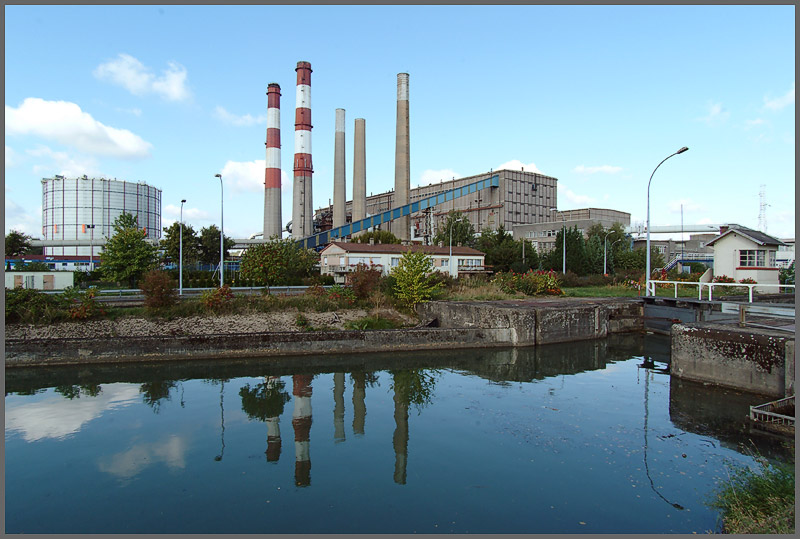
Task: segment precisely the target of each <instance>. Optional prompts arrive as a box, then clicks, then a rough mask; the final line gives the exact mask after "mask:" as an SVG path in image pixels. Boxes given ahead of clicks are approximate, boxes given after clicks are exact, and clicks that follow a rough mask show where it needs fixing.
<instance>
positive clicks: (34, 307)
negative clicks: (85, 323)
mask: <svg viewBox="0 0 800 539" xmlns="http://www.w3.org/2000/svg"><path fill="white" fill-rule="evenodd" d="M58 303H59V302H58V299H57V298H56V297H55V296H51V295H49V294H45V293H43V292H40V291H39V290H34V289H31V288H13V289H8V288H6V323H7V324H8V323H12V322H20V323H23V324H37V323H42V324H45V323H50V322H53V321H56V320H58V319H60V318H63V317H64V311H63V310H62V309H60V308H59V304H58Z"/></svg>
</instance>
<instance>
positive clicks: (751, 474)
mask: <svg viewBox="0 0 800 539" xmlns="http://www.w3.org/2000/svg"><path fill="white" fill-rule="evenodd" d="M793 453H794V451H793V450H792V454H793ZM758 462H759V466H760V469H759V470H757V471H754V470H751V469H750V468H739V469H736V470H734V472H733V474H732V475H731V477H730V479H728V481H726V482H725V483H724V484H723V485H722V487H721V488H720V489H719V490H718V491H717V492H716V493H715V496H716V498H715V499H714V500H713V501H712V502H711V503H710V504H709V505H711V506H712V507H716V508H718V509H720V510H721V511H722V519H723V532H724V533H736V534H740V533H742V534H744V533H748V534H750V533H765V534H766V533H768V534H773V533H780V534H794V531H795V524H794V520H795V507H794V489H795V470H794V462H790V463H786V464H770V463H768V462H767V461H766V460H765V459H758Z"/></svg>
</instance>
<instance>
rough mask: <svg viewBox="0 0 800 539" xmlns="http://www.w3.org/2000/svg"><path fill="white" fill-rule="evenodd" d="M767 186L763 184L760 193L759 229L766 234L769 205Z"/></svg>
mask: <svg viewBox="0 0 800 539" xmlns="http://www.w3.org/2000/svg"><path fill="white" fill-rule="evenodd" d="M766 188H767V186H766V185H765V184H763V183H762V184H761V190H760V191H759V192H758V200H759V205H758V229H759V230H760V231H761V232H764V233H765V234H766V232H767V206H769V204H767V203H766V201H765V191H766Z"/></svg>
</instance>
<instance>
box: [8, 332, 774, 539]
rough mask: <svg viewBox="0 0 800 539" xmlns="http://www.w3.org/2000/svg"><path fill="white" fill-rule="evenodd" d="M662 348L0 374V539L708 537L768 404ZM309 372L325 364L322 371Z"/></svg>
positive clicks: (767, 447) (583, 347)
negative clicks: (0, 479) (1, 419)
mask: <svg viewBox="0 0 800 539" xmlns="http://www.w3.org/2000/svg"><path fill="white" fill-rule="evenodd" d="M668 360H669V340H668V338H662V337H652V336H649V337H640V336H635V337H625V338H614V339H609V340H607V341H592V342H580V343H571V344H569V345H550V346H545V347H539V348H526V349H515V350H494V351H486V350H476V351H457V352H456V351H453V352H430V353H421V352H420V353H403V354H400V353H398V354H379V355H352V356H330V357H325V358H321V357H317V358H294V359H285V358H284V359H280V360H277V359H272V360H269V359H265V360H258V361H256V360H249V361H239V362H236V363H234V364H230V362H229V361H227V362H226V363H227V365H222V364H221V362H203V363H196V362H192V363H189V362H186V363H170V364H167V365H153V364H148V365H136V366H115V367H80V368H51V369H36V370H30V369H25V370H19V369H17V370H14V369H12V370H7V371H6V400H5V405H6V411H5V428H6V431H5V432H6V438H5V450H6V457H5V459H6V460H5V495H6V508H5V509H6V513H5V515H6V532H7V533H291V532H302V533H329V532H331V533H332V532H338V533H359V532H379V533H380V532H382V533H414V532H418V533H436V532H455V533H632V532H635V533H648V532H649V533H668V532H678V533H691V532H698V533H704V532H706V531H708V530H716V529H718V527H719V523H718V516H717V513H716V511H715V510H712V509H710V508H709V507H708V506H707V505H706V504H705V502H706V501H707V500H708V499H709V496H710V494H711V492H712V491H713V490H714V488H715V486H716V485H717V483H718V482H719V481H720V480H722V479H725V478H726V477H727V476H728V472H727V469H728V466H730V465H752V464H753V463H754V461H753V459H752V457H751V456H749V455H750V454H751V453H750V452H751V451H752V450H754V449H758V450H759V451H760V452H761V453H764V454H771V453H772V454H777V453H775V452H776V451H777V449H778V448H779V444H778V442H776V441H775V440H772V439H770V438H765V437H763V436H758V435H755V434H750V432H749V430H748V428H747V426H746V423H745V416H746V415H747V411H748V408H747V407H748V406H749V405H750V404H761V403H763V402H765V400H768V399H765V398H764V397H759V396H754V395H748V394H743V393H737V392H732V391H723V390H719V389H714V388H709V387H703V386H702V385H697V384H691V383H686V382H680V381H678V380H670V376H669V374H666V373H667V372H668V366H667V362H668ZM321 365H328V366H327V367H322V366H321Z"/></svg>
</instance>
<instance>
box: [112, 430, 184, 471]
mask: <svg viewBox="0 0 800 539" xmlns="http://www.w3.org/2000/svg"><path fill="white" fill-rule="evenodd" d="M186 449H187V443H186V440H184V439H183V438H181V437H179V436H176V435H174V434H173V435H171V436H170V437H169V438H167V440H165V441H163V442H153V443H138V444H136V445H134V446H133V447H131V448H130V449H128V450H127V451H124V452H122V453H117V454H116V455H112V456H111V457H104V458H102V459H101V460H100V461H99V462H98V468H99V469H100V471H101V472H106V473H110V474H112V475H116V476H117V477H120V478H122V479H130V478H131V477H133V476H135V475H137V474H138V473H139V472H141V471H142V470H144V469H145V468H147V467H148V466H151V465H153V464H156V463H158V462H163V463H164V464H166V465H167V466H168V467H170V468H185V467H186V458H185V455H186Z"/></svg>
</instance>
